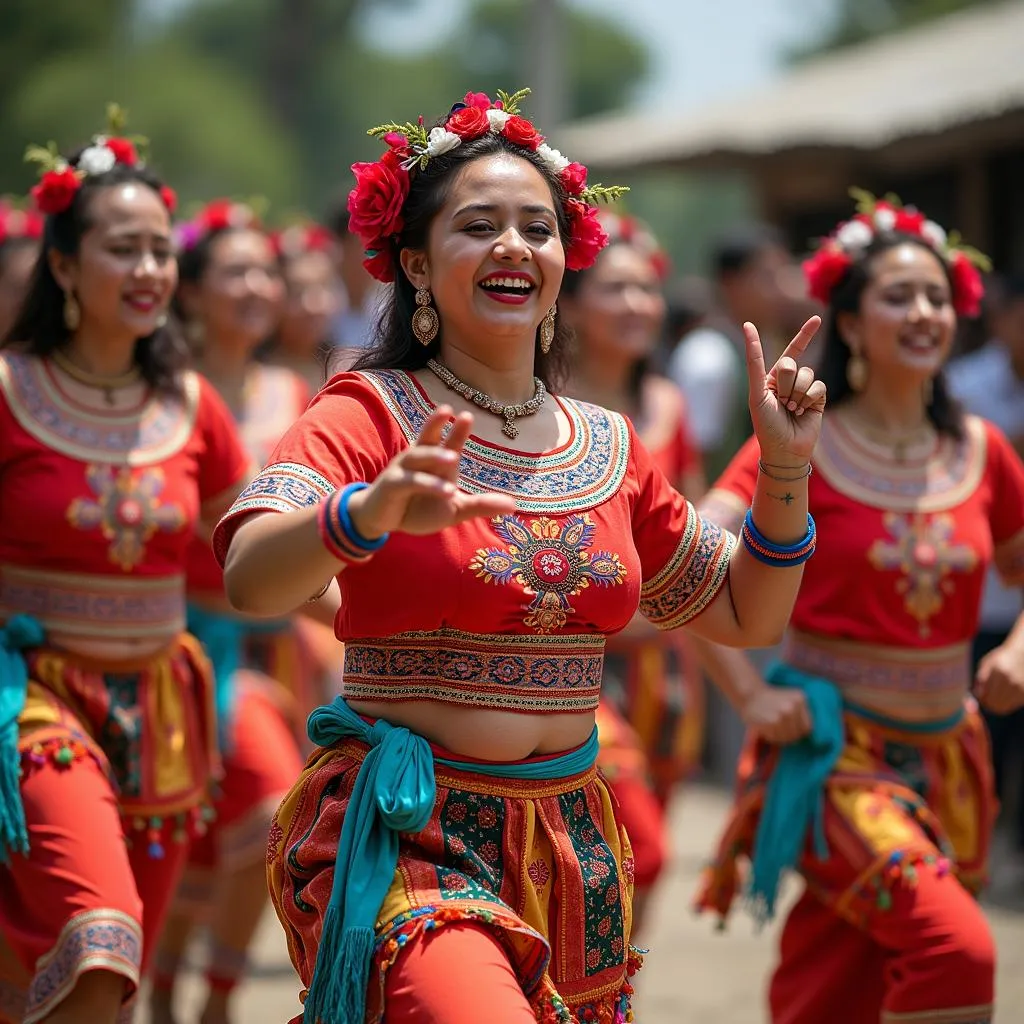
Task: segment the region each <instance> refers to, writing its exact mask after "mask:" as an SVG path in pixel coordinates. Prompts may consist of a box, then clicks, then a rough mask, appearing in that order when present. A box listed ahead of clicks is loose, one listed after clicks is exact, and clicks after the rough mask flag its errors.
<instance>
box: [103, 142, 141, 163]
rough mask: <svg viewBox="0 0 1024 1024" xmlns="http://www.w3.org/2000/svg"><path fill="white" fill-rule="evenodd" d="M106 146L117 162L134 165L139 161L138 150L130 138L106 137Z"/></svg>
mask: <svg viewBox="0 0 1024 1024" xmlns="http://www.w3.org/2000/svg"><path fill="white" fill-rule="evenodd" d="M106 146H107V149H109V150H110V152H111V153H113V154H114V159H115V160H117V162H118V163H119V164H127V165H128V166H129V167H134V166H135V165H136V164H137V163H138V162H139V151H138V150H137V149H136V148H135V144H134V143H133V142H132V141H131V140H130V139H107V142H106Z"/></svg>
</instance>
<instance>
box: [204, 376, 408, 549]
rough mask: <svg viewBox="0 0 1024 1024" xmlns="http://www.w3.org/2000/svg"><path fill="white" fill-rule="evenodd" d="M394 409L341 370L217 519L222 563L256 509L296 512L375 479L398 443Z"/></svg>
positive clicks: (216, 537)
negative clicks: (232, 541) (357, 484)
mask: <svg viewBox="0 0 1024 1024" xmlns="http://www.w3.org/2000/svg"><path fill="white" fill-rule="evenodd" d="M392 423H393V421H392V420H391V419H390V413H388V411H387V409H386V408H385V406H384V405H383V402H382V401H381V400H380V398H379V397H377V394H376V392H375V391H374V390H373V389H372V387H371V386H370V385H369V384H368V383H366V381H365V379H364V378H363V377H362V375H360V374H355V373H344V374H339V375H338V376H337V377H335V378H334V379H333V380H332V381H331V382H330V383H329V384H327V385H326V386H325V387H324V388H323V389H322V390H321V391H319V392H318V393H317V395H316V396H315V397H314V398H313V400H312V402H310V404H309V407H308V408H307V409H306V411H305V412H304V413H303V414H302V415H301V416H300V417H299V419H298V420H296V422H295V423H294V424H292V426H291V427H290V428H289V429H288V431H287V432H286V433H285V435H284V437H282V438H281V440H280V441H279V442H278V443H277V446H276V447H275V448H274V450H273V452H271V454H270V458H269V459H268V461H267V465H266V466H265V467H264V468H263V469H262V470H261V471H260V472H259V473H258V474H257V476H256V477H255V478H254V479H253V480H252V482H251V483H250V484H249V485H248V486H247V487H246V488H245V489H244V490H243V491H242V493H241V494H239V496H238V498H237V500H236V501H235V503H234V504H233V505H232V506H231V508H230V509H229V510H228V512H227V514H226V515H225V516H224V518H223V519H222V520H221V521H220V523H218V525H217V528H216V530H215V531H214V534H213V549H214V552H215V554H216V555H217V559H218V560H219V561H220V563H221V564H222V565H223V564H224V559H225V557H226V556H227V551H228V547H229V546H230V544H231V538H232V537H233V536H234V533H235V530H237V529H238V527H239V526H240V525H241V523H242V521H243V520H244V519H245V518H246V517H247V516H249V515H252V514H253V513H255V512H295V511H297V510H299V509H303V508H308V507H309V506H311V505H316V504H318V503H319V502H320V501H322V500H323V499H324V498H325V497H327V495H329V494H330V493H332V492H333V491H335V490H337V489H338V488H341V487H345V486H346V485H347V484H350V483H356V482H358V481H363V480H367V481H369V480H373V479H375V478H376V477H377V475H378V474H379V473H380V471H381V470H382V469H383V468H384V467H385V466H386V465H387V463H388V462H389V461H390V459H391V457H392V456H393V455H394V454H395V453H396V452H397V451H398V450H399V447H400V445H398V444H397V443H396V442H395V439H394V437H393V434H394V429H393V427H392Z"/></svg>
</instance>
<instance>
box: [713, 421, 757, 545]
mask: <svg viewBox="0 0 1024 1024" xmlns="http://www.w3.org/2000/svg"><path fill="white" fill-rule="evenodd" d="M760 457H761V447H760V445H759V444H758V442H757V438H756V437H751V438H749V439H748V440H747V442H746V443H745V444H744V445H743V447H742V448H740V450H739V451H738V452H737V453H736V454H735V455H734V456H733V459H732V461H731V462H730V463H729V465H728V466H726V467H725V471H724V472H723V473H722V475H721V476H720V477H719V478H718V479H717V480H716V481H715V484H714V486H713V487H712V488H711V490H709V491H708V493H707V494H705V495H704V497H703V499H702V500H701V502H700V514H701V515H702V516H703V517H704V518H705V519H709V520H710V521H711V522H713V523H717V524H718V525H719V526H720V527H722V529H723V530H728V531H729V532H730V533H735V534H738V533H739V532H740V529H741V528H742V526H743V517H744V516H745V515H746V513H747V509H748V508H749V507H750V503H751V501H753V500H754V489H755V488H756V487H757V461H758V459H759V458H760Z"/></svg>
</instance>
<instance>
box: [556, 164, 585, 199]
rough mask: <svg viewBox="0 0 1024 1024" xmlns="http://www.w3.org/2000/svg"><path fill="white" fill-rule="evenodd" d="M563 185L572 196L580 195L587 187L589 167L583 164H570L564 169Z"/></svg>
mask: <svg viewBox="0 0 1024 1024" xmlns="http://www.w3.org/2000/svg"><path fill="white" fill-rule="evenodd" d="M562 185H563V186H564V188H565V191H566V192H568V193H569V195H571V196H578V195H579V194H580V193H581V192H582V191H583V190H584V189H585V188H586V187H587V169H586V167H584V166H583V164H569V166H568V167H566V168H565V170H563V171H562Z"/></svg>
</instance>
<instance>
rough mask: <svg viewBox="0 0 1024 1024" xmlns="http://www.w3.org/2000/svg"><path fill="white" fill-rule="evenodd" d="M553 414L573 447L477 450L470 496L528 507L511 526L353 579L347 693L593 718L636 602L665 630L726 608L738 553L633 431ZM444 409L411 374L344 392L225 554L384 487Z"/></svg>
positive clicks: (365, 568) (453, 533)
mask: <svg viewBox="0 0 1024 1024" xmlns="http://www.w3.org/2000/svg"><path fill="white" fill-rule="evenodd" d="M556 400H557V401H558V402H559V404H560V406H561V408H562V410H563V412H564V413H565V415H566V416H567V417H568V419H569V422H570V424H571V428H572V429H571V436H570V437H569V440H568V441H567V442H566V443H565V444H564V445H563V446H562V447H560V448H558V449H556V450H554V451H551V452H546V453H543V454H524V453H520V452H514V451H511V450H509V449H507V448H503V447H501V446H498V445H494V444H490V443H487V442H484V441H481V440H479V439H475V438H471V439H470V441H469V442H468V444H467V445H466V449H465V453H464V457H463V461H462V465H461V468H460V486H461V487H462V488H463V489H464V490H467V491H470V492H481V491H498V492H501V493H506V494H511V495H514V497H515V498H516V507H517V511H516V513H515V514H514V515H508V516H504V517H500V518H499V519H496V520H494V521H490V522H485V521H474V522H468V523H463V524H460V525H459V526H456V527H452V528H449V529H446V530H444V531H442V532H441V533H439V534H435V535H433V536H429V537H414V536H410V535H407V534H396V535H394V536H393V537H392V538H391V539H390V541H389V542H388V543H387V544H386V545H385V546H384V548H383V549H382V550H381V551H380V552H379V553H378V554H377V555H376V556H375V557H374V558H373V559H372V560H371V561H369V562H368V563H366V564H363V565H353V566H350V567H348V568H346V570H345V571H344V572H343V573H341V574H340V575H339V577H338V581H339V585H340V587H341V591H342V608H341V611H340V613H339V616H338V620H337V622H336V627H335V631H336V633H337V636H338V639H339V640H342V641H344V642H345V674H344V684H343V693H344V694H345V695H346V696H348V697H351V698H361V699H369V700H396V701H398V700H439V701H448V702H451V703H456V704H463V705H470V704H471V705H476V706H487V707H494V708H501V709H505V710H513V711H523V712H545V711H552V712H554V711H574V710H575V711H584V710H591V709H593V708H594V707H596V704H597V698H598V691H599V689H600V681H601V664H602V654H603V648H604V642H605V637H606V636H608V635H609V634H612V633H614V632H616V631H617V630H619V629H622V628H623V626H625V625H626V623H628V622H629V620H630V618H631V617H632V616H633V614H634V612H635V611H636V609H637V607H638V605H639V607H640V608H642V610H643V611H644V613H645V614H646V615H647V616H648V617H649V618H650V619H651V620H652V621H653V622H655V623H656V624H657V625H658V626H660V627H662V628H665V629H669V628H673V627H676V626H681V625H683V624H684V623H686V622H688V621H689V620H690V619H692V618H693V617H694V616H696V615H698V614H699V613H700V612H701V611H702V610H704V609H705V608H706V607H707V606H708V605H709V604H710V603H711V601H712V600H713V599H714V597H715V596H716V594H717V593H718V591H719V589H720V587H721V586H722V584H723V583H724V581H725V579H726V575H727V571H728V559H729V555H730V553H731V551H732V549H733V546H734V544H735V538H733V537H732V536H731V535H729V534H727V533H723V532H722V531H721V530H719V529H718V528H717V527H716V526H714V525H712V524H710V523H705V522H702V521H701V519H700V518H699V517H698V516H697V514H696V512H695V511H694V509H693V507H692V506H691V505H690V504H689V502H687V501H686V500H685V499H684V498H683V497H682V496H681V495H679V494H678V493H677V492H676V491H675V490H673V489H672V488H671V487H670V486H669V484H668V482H667V481H666V480H665V477H664V475H663V474H662V473H661V471H660V470H658V469H657V467H656V466H655V465H654V464H653V462H652V460H651V457H650V456H649V455H648V454H647V452H646V451H645V450H644V449H643V447H642V446H641V445H640V444H639V443H638V442H637V440H636V436H635V434H634V432H633V429H632V427H630V426H629V424H628V423H627V421H626V420H625V419H624V418H623V417H621V416H619V415H618V414H615V413H611V412H607V411H606V410H604V409H599V408H597V407H596V406H591V405H587V404H584V403H581V402H574V401H569V400H566V399H561V398H560V399H556ZM432 410H433V406H432V404H431V402H430V400H429V398H428V397H427V395H426V393H425V392H424V391H423V389H422V388H421V387H420V386H419V384H418V382H417V381H416V380H415V379H414V378H413V377H411V376H410V375H409V374H407V373H404V372H402V371H399V370H390V371H375V372H364V373H345V374H340V375H338V376H337V377H335V378H334V379H333V380H332V381H331V382H330V383H329V384H328V385H327V387H325V388H324V389H323V390H322V391H321V392H320V393H319V394H318V395H317V396H316V398H314V400H313V402H312V404H311V405H310V407H309V409H308V410H307V412H306V413H305V414H304V415H303V416H302V418H301V419H300V420H299V421H298V423H296V424H295V425H294V426H293V427H292V428H291V430H289V431H288V433H287V434H286V435H285V436H284V438H283V439H282V441H281V443H280V444H279V445H278V446H277V448H276V449H275V451H274V454H273V456H272V457H271V460H270V464H269V465H268V466H267V468H266V469H264V470H263V471H262V472H261V473H260V474H259V475H258V476H257V477H256V479H255V480H254V481H253V482H252V483H251V484H250V485H249V486H248V487H247V488H246V489H245V490H244V491H243V492H242V494H241V495H240V496H239V498H238V501H237V502H236V503H235V505H234V506H233V508H232V509H231V511H230V512H229V513H228V515H227V516H226V517H225V519H224V520H223V521H222V522H221V523H220V525H219V526H218V528H217V530H216V533H215V535H214V548H215V550H216V551H217V554H218V557H219V558H220V559H221V561H223V559H224V556H225V554H226V552H227V548H228V546H229V544H230V541H231V536H232V534H233V532H234V529H235V528H236V527H237V525H238V523H239V522H240V521H241V519H242V518H243V517H244V516H246V515H248V514H249V513H252V512H257V511H275V512H289V511H292V510H295V509H299V508H303V507H306V506H309V505H312V504H316V503H318V502H319V501H321V500H322V499H323V498H324V497H325V496H326V495H328V494H330V493H331V492H332V491H333V490H335V489H336V488H339V487H343V486H345V485H346V484H348V483H351V482H354V481H359V480H373V479H374V478H375V477H376V476H377V474H378V473H380V471H381V470H382V469H383V468H384V467H385V466H386V465H387V463H388V462H389V460H390V459H391V458H392V457H393V456H394V455H395V454H397V453H398V452H399V451H401V450H402V449H403V448H404V447H406V446H408V444H409V443H410V442H411V441H412V440H413V439H414V438H415V437H416V435H417V433H418V431H419V429H420V427H421V426H422V424H423V422H424V420H425V419H426V417H427V416H428V415H429V414H430V412H431V411H432Z"/></svg>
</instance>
